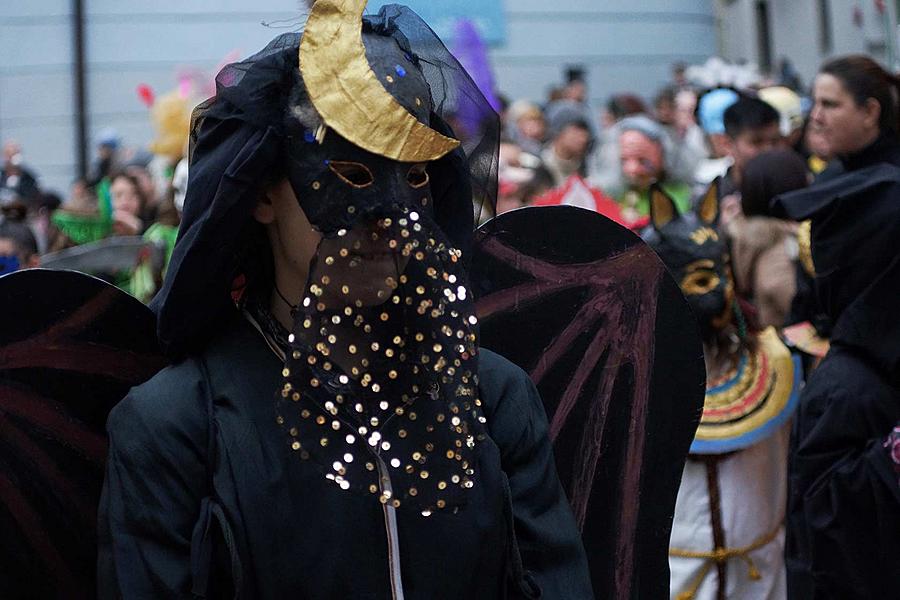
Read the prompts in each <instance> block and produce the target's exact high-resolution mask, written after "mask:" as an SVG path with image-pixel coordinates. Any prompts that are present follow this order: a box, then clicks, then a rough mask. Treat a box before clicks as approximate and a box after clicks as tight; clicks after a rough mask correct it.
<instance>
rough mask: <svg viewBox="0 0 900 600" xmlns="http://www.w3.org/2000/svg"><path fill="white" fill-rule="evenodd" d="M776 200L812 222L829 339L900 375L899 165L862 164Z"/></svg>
mask: <svg viewBox="0 0 900 600" xmlns="http://www.w3.org/2000/svg"><path fill="white" fill-rule="evenodd" d="M774 205H775V208H776V210H780V211H783V212H784V213H785V214H786V215H787V216H788V217H790V218H792V219H794V220H798V221H799V220H804V219H811V221H812V235H811V239H812V243H811V249H812V257H813V263H814V266H815V270H816V280H815V283H816V294H817V296H818V298H819V302H820V305H821V306H822V307H823V309H824V310H825V312H826V313H827V314H828V316H829V318H830V319H831V321H832V322H833V323H834V324H835V326H834V332H833V334H832V343H834V344H839V345H840V344H842V345H846V346H852V347H854V348H856V349H858V350H860V351H862V352H863V353H865V354H866V355H867V356H868V357H869V358H870V359H871V360H873V361H874V362H875V363H876V364H877V365H878V366H879V367H880V368H882V369H883V370H884V371H885V372H886V373H887V374H888V375H889V376H890V377H891V378H893V379H894V380H900V318H898V315H897V313H896V308H897V301H898V299H900V254H898V251H897V240H898V239H900V168H897V167H895V166H893V165H889V164H879V165H875V166H872V167H867V168H865V169H860V170H858V171H854V172H852V173H848V174H846V175H843V176H841V177H838V178H836V179H833V180H831V181H829V182H827V183H824V184H821V185H816V186H813V187H811V188H807V189H805V190H800V191H797V192H792V193H790V194H785V195H783V196H779V197H778V198H776V199H775V200H774Z"/></svg>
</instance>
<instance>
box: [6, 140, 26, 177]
mask: <svg viewBox="0 0 900 600" xmlns="http://www.w3.org/2000/svg"><path fill="white" fill-rule="evenodd" d="M21 157H22V149H21V148H20V147H19V144H17V143H16V142H7V143H6V144H5V145H4V146H3V165H2V166H3V167H4V168H5V169H7V170H12V171H15V170H17V169H18V166H19V162H20V161H21Z"/></svg>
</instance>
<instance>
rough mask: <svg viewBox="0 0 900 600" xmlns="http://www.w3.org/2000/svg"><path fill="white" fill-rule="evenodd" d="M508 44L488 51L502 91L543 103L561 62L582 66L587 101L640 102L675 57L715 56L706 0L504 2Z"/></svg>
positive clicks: (664, 77) (709, 3) (556, 79)
mask: <svg viewBox="0 0 900 600" xmlns="http://www.w3.org/2000/svg"><path fill="white" fill-rule="evenodd" d="M506 8H507V24H508V25H507V31H508V34H507V43H506V45H505V47H503V48H499V49H497V50H496V51H495V52H494V53H493V56H492V58H493V61H494V65H495V67H496V71H497V76H498V85H499V87H500V89H501V90H502V91H503V92H504V93H506V94H507V95H509V96H510V97H512V98H521V97H524V98H531V99H533V100H543V99H544V98H545V97H546V92H547V89H548V88H549V87H550V86H551V85H554V84H559V83H561V82H562V78H563V72H564V68H565V66H566V65H569V64H580V65H584V67H585V68H586V71H587V83H588V88H589V91H590V94H591V98H592V99H593V100H594V101H595V102H596V103H598V104H599V103H602V102H603V101H604V100H605V99H606V98H608V97H609V96H610V95H612V94H614V93H617V92H621V91H632V92H637V93H639V94H642V95H644V96H646V97H649V96H652V95H653V94H654V93H655V92H656V91H657V89H658V88H659V87H660V86H662V85H664V84H665V83H667V82H668V81H669V80H670V67H671V64H672V63H673V62H675V61H677V60H684V61H686V62H688V63H693V62H703V61H704V60H705V59H706V58H707V57H709V56H710V55H711V54H714V53H715V51H716V41H715V20H714V18H713V3H712V0H559V1H557V2H554V1H552V0H507V2H506Z"/></svg>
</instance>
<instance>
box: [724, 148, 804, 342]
mask: <svg viewBox="0 0 900 600" xmlns="http://www.w3.org/2000/svg"><path fill="white" fill-rule="evenodd" d="M808 183H809V182H808V181H807V175H806V163H805V162H804V160H803V157H801V156H800V155H799V154H797V153H796V152H794V151H793V150H771V151H769V152H764V153H763V154H760V155H759V156H757V157H756V158H754V159H752V160H751V161H750V162H748V163H747V164H746V166H745V167H744V175H743V177H742V178H741V209H742V210H741V213H742V214H740V215H738V216H736V217H735V218H734V219H732V220H731V221H730V222H729V223H728V224H727V225H726V233H727V235H728V239H729V241H730V243H731V260H732V269H733V270H734V279H735V286H736V289H737V292H738V294H739V295H740V296H741V297H742V298H745V299H746V300H749V301H750V302H752V303H753V306H754V307H755V308H756V310H757V311H758V312H757V319H758V321H759V324H760V326H762V327H768V326H770V325H771V326H773V327H776V328H779V327H782V326H783V325H784V322H785V319H786V317H787V315H788V312H789V311H790V308H791V301H792V300H793V298H794V293H795V292H796V289H797V287H796V281H795V275H794V259H795V257H796V256H797V241H796V235H795V229H796V225H795V224H793V223H790V222H788V221H784V220H782V219H777V218H774V217H772V216H771V213H770V212H769V202H771V201H772V199H773V198H775V196H778V195H779V194H783V193H786V192H790V191H793V190H797V189H801V188H804V187H806V186H807V184H808Z"/></svg>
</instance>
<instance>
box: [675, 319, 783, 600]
mask: <svg viewBox="0 0 900 600" xmlns="http://www.w3.org/2000/svg"><path fill="white" fill-rule="evenodd" d="M757 341H758V349H757V350H756V351H755V352H749V351H748V352H747V353H746V354H745V355H743V356H744V357H743V358H740V360H739V362H738V365H737V366H736V367H735V369H734V370H733V371H732V372H731V373H730V374H729V375H727V376H726V377H723V378H722V379H721V380H720V381H713V382H710V383H708V384H707V394H706V401H705V403H704V407H703V417H702V418H701V421H700V426H699V428H698V429H697V434H696V437H695V439H694V443H693V444H692V445H691V454H690V456H689V457H688V460H687V463H686V464H685V467H684V472H683V474H682V477H681V488H680V489H679V491H678V499H677V500H676V504H675V519H674V523H673V526H672V537H671V539H670V542H669V568H670V570H671V587H670V590H671V592H670V593H671V597H672V598H673V599H675V600H716V599H723V598H728V599H729V600H732V599H734V600H741V599H745V600H780V599H783V598H785V597H786V593H787V592H786V582H785V566H784V518H785V511H786V509H787V465H788V444H789V441H790V422H789V417H790V415H791V413H792V412H793V410H794V408H795V406H796V398H797V391H798V389H799V377H795V376H794V373H799V368H797V365H796V363H794V361H793V360H792V359H791V357H790V354H789V353H788V350H787V348H785V347H784V345H783V344H782V343H781V342H780V340H779V339H778V336H777V335H776V333H775V331H774V329H772V328H769V329H767V330H765V331H764V332H762V333H761V334H759V335H758V336H757Z"/></svg>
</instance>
